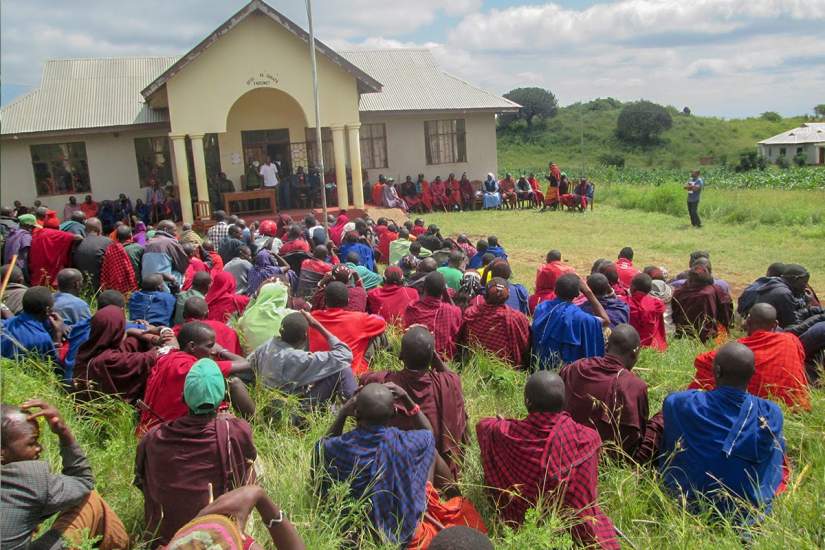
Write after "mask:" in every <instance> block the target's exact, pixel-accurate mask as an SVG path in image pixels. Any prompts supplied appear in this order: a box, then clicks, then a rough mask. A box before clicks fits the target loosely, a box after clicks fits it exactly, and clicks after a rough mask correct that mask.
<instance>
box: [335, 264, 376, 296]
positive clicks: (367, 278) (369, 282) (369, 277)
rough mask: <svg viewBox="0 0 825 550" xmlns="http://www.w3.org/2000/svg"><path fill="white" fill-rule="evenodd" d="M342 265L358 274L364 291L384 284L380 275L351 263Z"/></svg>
mask: <svg viewBox="0 0 825 550" xmlns="http://www.w3.org/2000/svg"><path fill="white" fill-rule="evenodd" d="M344 265H346V266H347V267H348V268H350V269H351V270H353V271H355V272H356V273H358V276H359V277H360V278H361V283H362V284H363V285H364V290H372V289H373V288H376V287H378V286H381V283H383V282H384V278H383V277H382V276H381V275H379V274H378V273H376V272H374V271H371V270H370V269H369V268H368V267H365V266H363V265H355V264H354V263H352V262H347V263H345V264H344Z"/></svg>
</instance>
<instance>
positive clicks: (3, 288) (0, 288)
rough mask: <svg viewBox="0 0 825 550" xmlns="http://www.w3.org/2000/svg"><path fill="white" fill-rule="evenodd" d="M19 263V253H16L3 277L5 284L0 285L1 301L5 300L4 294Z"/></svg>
mask: <svg viewBox="0 0 825 550" xmlns="http://www.w3.org/2000/svg"><path fill="white" fill-rule="evenodd" d="M15 265H17V254H14V255H13V256H12V257H11V261H10V262H9V270H8V271H6V276H5V277H3V286H0V302H2V301H3V295H4V294H5V293H6V287H7V286H8V285H9V280H10V279H11V273H12V271H14V266H15Z"/></svg>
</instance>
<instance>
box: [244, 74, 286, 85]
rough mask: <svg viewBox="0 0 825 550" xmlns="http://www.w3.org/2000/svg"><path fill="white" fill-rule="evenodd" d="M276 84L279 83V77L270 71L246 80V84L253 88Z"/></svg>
mask: <svg viewBox="0 0 825 550" xmlns="http://www.w3.org/2000/svg"><path fill="white" fill-rule="evenodd" d="M276 84H278V78H277V77H275V76H272V75H271V74H269V73H258V74H256V75H255V76H251V77H249V78H248V79H247V80H246V85H247V86H251V87H253V88H257V87H259V86H275V85H276Z"/></svg>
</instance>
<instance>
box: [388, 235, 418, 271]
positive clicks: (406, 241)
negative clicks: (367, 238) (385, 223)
mask: <svg viewBox="0 0 825 550" xmlns="http://www.w3.org/2000/svg"><path fill="white" fill-rule="evenodd" d="M412 244H413V241H412V240H411V239H410V231H409V229H407V228H406V227H402V228H400V229H399V230H398V238H397V239H395V240H394V241H392V242H391V243H390V246H389V261H388V262H387V263H388V264H389V265H397V264H398V262H399V261H400V260H401V258H403V257H404V256H406V255H407V254H409V253H410V247H411V246H412Z"/></svg>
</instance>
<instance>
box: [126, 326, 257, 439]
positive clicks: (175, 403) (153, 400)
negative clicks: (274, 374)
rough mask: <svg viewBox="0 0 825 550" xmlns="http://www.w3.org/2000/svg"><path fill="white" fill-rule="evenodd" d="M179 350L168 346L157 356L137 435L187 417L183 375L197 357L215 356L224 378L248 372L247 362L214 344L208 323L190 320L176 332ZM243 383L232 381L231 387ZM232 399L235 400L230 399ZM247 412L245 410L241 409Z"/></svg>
mask: <svg viewBox="0 0 825 550" xmlns="http://www.w3.org/2000/svg"><path fill="white" fill-rule="evenodd" d="M178 346H179V349H175V348H171V349H168V350H160V351H161V352H163V351H166V353H164V354H163V355H160V356H159V357H158V361H157V364H156V365H155V368H154V369H152V372H151V374H150V375H149V380H148V382H147V383H146V395H145V397H144V399H143V400H144V402H145V407H143V410H142V411H141V415H140V423H139V424H138V427H137V433H138V435H143V434H144V433H146V432H147V431H148V430H149V429H150V428H152V427H153V426H155V425H156V424H160V423H162V422H169V421H170V420H175V419H177V418H180V417H182V416H186V414H187V412H188V409H187V408H186V403H184V402H183V400H182V399H181V395H183V388H184V384H185V382H186V375H187V374H189V370H190V369H191V368H192V365H194V364H195V362H196V361H197V360H198V359H208V358H210V357H214V358H215V359H217V360H218V361H217V365H218V367H219V368H220V370H221V372H222V373H223V375H224V376H225V377H228V376H229V375H232V374H235V375H237V374H242V373H246V372H248V371H249V362H247V360H246V359H244V358H243V357H240V356H238V355H235V354H234V353H231V352H229V351H227V350H225V349H224V348H222V347H220V346H218V345H216V344H215V331H213V330H212V329H211V328H210V327H209V326H208V325H204V324H203V323H199V322H197V321H192V322H191V323H186V324H185V325H183V327H181V329H180V332H178ZM240 385H242V384H233V389H234V388H235V387H236V386H240ZM233 402H235V403H238V401H235V400H234V399H233ZM244 412H246V411H244Z"/></svg>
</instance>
